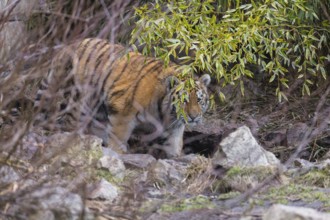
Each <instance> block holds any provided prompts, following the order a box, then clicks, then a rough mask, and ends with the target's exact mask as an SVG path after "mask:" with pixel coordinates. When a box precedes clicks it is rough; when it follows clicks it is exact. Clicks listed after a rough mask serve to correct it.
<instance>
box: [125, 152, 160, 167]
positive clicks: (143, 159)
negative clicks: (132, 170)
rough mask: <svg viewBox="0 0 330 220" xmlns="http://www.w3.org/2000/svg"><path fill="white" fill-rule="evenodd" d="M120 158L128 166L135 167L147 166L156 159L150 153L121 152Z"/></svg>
mask: <svg viewBox="0 0 330 220" xmlns="http://www.w3.org/2000/svg"><path fill="white" fill-rule="evenodd" d="M121 159H122V160H123V161H124V163H125V164H127V165H128V166H133V167H137V168H141V169H143V168H147V167H148V166H150V164H152V163H153V162H155V161H156V159H155V158H154V157H153V156H151V155H150V154H123V155H121Z"/></svg>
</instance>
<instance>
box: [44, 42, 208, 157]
mask: <svg viewBox="0 0 330 220" xmlns="http://www.w3.org/2000/svg"><path fill="white" fill-rule="evenodd" d="M55 57H56V59H54V60H55V61H52V62H55V63H57V65H59V66H62V68H63V69H66V71H70V74H68V75H70V76H72V78H73V80H72V81H73V82H74V84H75V85H77V86H76V87H78V88H80V91H78V92H77V93H84V92H86V91H88V94H87V93H85V94H83V95H80V97H83V98H85V97H87V98H85V100H86V102H85V104H83V105H87V106H89V109H90V111H89V114H91V115H92V118H94V119H96V122H100V123H98V125H100V124H101V125H103V124H106V126H105V127H102V126H99V127H98V126H96V125H89V127H88V128H87V130H89V132H90V133H92V134H97V133H98V132H99V131H100V130H102V132H103V134H102V135H98V136H102V139H103V142H104V143H106V144H105V145H106V146H109V147H110V148H111V149H113V150H114V151H116V152H118V153H125V152H127V151H128V148H127V141H128V139H129V138H130V137H131V136H132V133H133V131H134V130H135V129H139V128H142V130H143V129H146V128H148V129H149V130H150V128H151V130H152V132H151V134H157V135H156V136H157V137H160V138H161V139H162V143H161V144H154V147H155V148H157V149H160V150H162V151H164V152H165V154H166V156H167V157H168V158H172V157H178V156H180V155H181V153H182V148H183V133H184V130H185V126H186V124H188V125H189V126H194V125H196V124H199V123H201V122H202V118H203V114H204V113H205V112H206V110H207V109H208V106H209V95H208V91H207V87H208V86H209V84H210V81H211V77H210V75H209V74H204V75H202V76H201V77H196V78H195V79H194V85H195V86H194V88H193V89H191V90H190V91H189V92H188V91H186V90H185V89H178V86H180V85H181V86H182V83H184V81H182V80H180V79H179V77H178V75H179V71H178V70H177V69H178V65H177V64H174V63H170V64H169V65H165V64H164V62H163V61H161V60H159V59H156V58H154V57H149V56H145V55H142V54H141V53H139V52H136V51H134V50H133V49H131V50H130V49H127V48H126V47H124V46H122V45H119V44H112V43H110V42H109V41H107V40H104V39H98V38H87V39H83V40H81V41H79V42H75V43H73V44H71V45H69V46H67V47H64V48H63V49H61V50H60V52H59V53H58V54H57V55H56V56H55ZM67 63H69V65H68V64H67ZM63 66H65V67H63ZM67 69H69V70H67ZM55 75H56V71H55V72H53V73H52V76H53V78H54V76H55ZM63 77H64V78H65V77H67V75H66V74H65V75H64V76H61V75H58V76H57V81H56V80H55V81H56V83H57V84H60V83H61V81H63V80H62V79H63ZM55 78H56V76H55ZM49 81H50V82H49ZM48 83H51V79H50V78H49V77H48ZM90 88H92V91H93V92H90V91H91V90H90ZM183 93H186V97H188V98H187V99H186V100H185V101H184V103H183V106H182V107H183V110H184V114H179V113H178V109H177V106H176V105H175V104H174V102H175V100H177V99H179V98H180V97H181V96H182V95H183ZM82 109H85V108H84V107H83V106H82V107H80V109H79V111H82ZM85 113H86V112H85ZM184 115H185V116H184ZM92 121H93V120H92ZM96 124H97V123H96ZM148 129H146V130H148ZM104 133H106V134H104ZM148 134H150V132H149V133H148ZM149 136H150V135H149ZM151 139H155V138H151Z"/></svg>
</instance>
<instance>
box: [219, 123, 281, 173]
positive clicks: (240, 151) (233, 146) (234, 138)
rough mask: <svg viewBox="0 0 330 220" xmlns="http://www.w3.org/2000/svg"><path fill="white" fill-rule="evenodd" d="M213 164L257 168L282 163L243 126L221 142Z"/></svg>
mask: <svg viewBox="0 0 330 220" xmlns="http://www.w3.org/2000/svg"><path fill="white" fill-rule="evenodd" d="M213 164H214V165H220V166H222V167H233V166H242V167H255V166H277V165H279V164H280V161H279V160H278V159H277V158H276V157H275V155H274V154H273V153H271V152H269V151H266V150H265V149H264V148H262V147H261V146H260V145H259V144H258V142H257V141H256V139H255V138H254V137H253V135H252V133H251V131H250V129H249V128H248V127H247V126H242V127H240V128H238V129H237V130H236V131H234V132H232V133H230V134H229V135H228V136H227V137H226V138H224V139H223V140H222V141H221V143H220V146H219V150H218V151H217V152H216V153H215V155H214V157H213Z"/></svg>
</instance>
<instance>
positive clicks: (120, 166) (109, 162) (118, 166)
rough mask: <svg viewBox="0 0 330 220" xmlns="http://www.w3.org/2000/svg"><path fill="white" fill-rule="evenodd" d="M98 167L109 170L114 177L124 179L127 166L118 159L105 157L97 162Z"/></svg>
mask: <svg viewBox="0 0 330 220" xmlns="http://www.w3.org/2000/svg"><path fill="white" fill-rule="evenodd" d="M97 167H98V168H101V169H106V170H108V171H109V172H110V173H111V174H112V175H113V176H114V177H116V178H119V179H123V178H124V176H125V170H126V168H125V165H124V163H123V161H122V160H121V159H119V158H117V157H111V156H103V157H101V158H100V159H99V160H98V162H97Z"/></svg>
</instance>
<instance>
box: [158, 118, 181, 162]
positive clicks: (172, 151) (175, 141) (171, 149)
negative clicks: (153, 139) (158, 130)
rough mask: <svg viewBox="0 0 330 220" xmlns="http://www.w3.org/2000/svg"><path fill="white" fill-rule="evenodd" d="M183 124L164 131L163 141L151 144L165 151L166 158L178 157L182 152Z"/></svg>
mask: <svg viewBox="0 0 330 220" xmlns="http://www.w3.org/2000/svg"><path fill="white" fill-rule="evenodd" d="M184 127H185V126H184V124H182V125H180V126H178V127H176V128H173V129H171V130H169V131H166V132H165V134H164V137H162V139H163V138H164V139H165V141H164V142H163V143H160V144H159V143H157V144H154V145H152V147H154V148H156V149H160V150H163V151H165V153H166V156H167V158H173V157H178V156H180V155H181V153H182V148H183V132H184Z"/></svg>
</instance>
